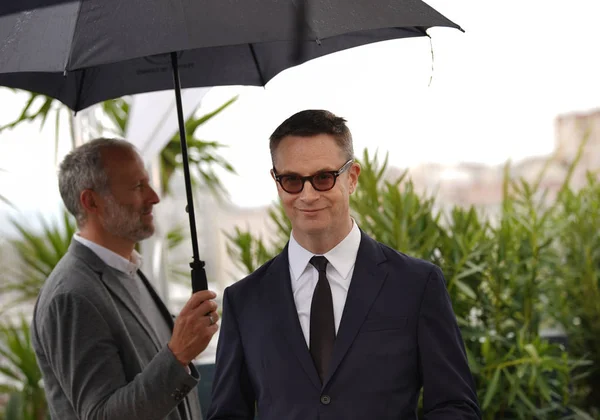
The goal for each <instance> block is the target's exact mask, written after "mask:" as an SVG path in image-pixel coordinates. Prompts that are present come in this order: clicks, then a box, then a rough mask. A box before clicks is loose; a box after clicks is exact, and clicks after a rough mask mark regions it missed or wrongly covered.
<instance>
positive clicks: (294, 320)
mask: <svg viewBox="0 0 600 420" xmlns="http://www.w3.org/2000/svg"><path fill="white" fill-rule="evenodd" d="M265 285H266V287H267V293H268V295H269V298H270V301H271V306H272V308H273V315H274V318H275V319H278V320H280V321H279V327H280V328H281V332H282V334H283V335H284V336H285V338H286V340H287V341H288V343H289V345H290V348H291V349H292V351H293V353H294V354H295V356H296V358H297V359H298V362H299V363H300V365H301V366H302V369H303V370H304V372H305V373H306V374H307V375H308V377H309V378H310V380H311V382H312V383H313V385H314V386H315V387H316V388H318V389H321V380H320V379H319V375H318V373H317V369H316V368H315V365H314V362H313V360H312V358H311V356H310V352H309V350H308V346H307V345H306V340H305V339H304V334H303V333H302V327H301V326H300V321H299V320H298V311H297V310H296V303H295V302H294V296H293V293H292V285H291V278H290V266H289V260H288V247H287V245H286V247H285V248H284V249H283V251H282V252H281V253H280V254H279V255H278V256H277V257H276V258H275V259H274V260H273V263H272V264H271V266H270V267H269V269H268V271H267V273H266V274H265Z"/></svg>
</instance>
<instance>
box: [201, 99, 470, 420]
mask: <svg viewBox="0 0 600 420" xmlns="http://www.w3.org/2000/svg"><path fill="white" fill-rule="evenodd" d="M270 148H271V157H272V160H273V169H272V172H271V173H272V176H273V179H274V180H275V182H276V183H277V189H278V192H279V197H280V199H281V202H282V205H283V207H284V209H285V212H286V214H287V216H288V217H289V219H290V221H291V224H292V235H291V237H290V240H289V243H288V244H287V246H286V247H285V249H284V250H283V252H282V253H281V254H279V255H278V256H277V257H275V258H274V259H272V260H271V261H269V262H267V263H266V264H265V265H263V266H262V267H260V268H259V269H258V270H256V271H255V272H254V273H252V274H251V275H249V276H248V277H246V278H245V279H243V280H241V281H239V282H238V283H236V284H234V285H233V286H230V287H229V288H227V289H226V291H225V295H224V300H223V320H222V326H221V333H220V336H219V344H218V350H217V362H216V374H215V380H214V383H213V392H212V404H211V408H210V409H209V416H208V417H209V420H220V419H252V418H253V417H254V415H255V410H256V409H257V410H258V417H259V418H260V420H281V419H286V420H293V419H297V420H309V419H340V420H348V419H377V420H381V419H409V418H413V419H414V418H416V416H417V414H416V413H417V404H418V399H419V393H420V390H421V388H422V387H423V389H424V398H423V411H424V416H425V418H426V419H440V420H442V419H443V420H449V419H477V418H480V412H479V407H478V403H477V396H476V394H475V390H474V384H473V378H472V376H471V373H470V370H469V366H468V364H467V357H466V354H465V349H464V343H463V341H462V338H461V334H460V331H459V328H458V326H457V323H456V319H455V316H454V313H453V311H452V306H451V302H450V299H449V296H448V293H447V291H446V287H445V281H444V277H443V275H442V272H441V271H440V269H439V268H438V267H436V266H435V265H433V264H431V263H429V262H426V261H422V260H418V259H415V258H411V257H409V256H407V255H404V254H402V253H399V252H397V251H395V250H393V249H390V248H389V247H387V246H385V245H382V244H380V243H377V242H376V241H374V240H373V239H371V238H370V237H368V236H367V235H366V234H365V233H364V232H362V231H361V230H360V229H359V227H358V226H357V225H356V222H355V221H354V220H353V219H352V218H351V216H350V209H349V207H350V206H349V197H350V194H352V193H353V192H354V190H355V189H356V186H357V182H358V177H359V174H360V166H359V165H358V164H357V163H356V162H354V159H353V155H354V153H353V147H352V138H351V135H350V132H349V130H348V128H347V127H346V125H345V120H344V119H342V118H339V117H336V116H335V115H333V114H331V113H330V112H327V111H320V110H308V111H303V112H299V113H297V114H295V115H293V116H292V117H290V118H289V119H287V120H286V121H285V122H283V123H282V124H281V125H280V126H279V127H278V128H277V129H276V130H275V132H274V133H273V134H272V136H271V139H270Z"/></svg>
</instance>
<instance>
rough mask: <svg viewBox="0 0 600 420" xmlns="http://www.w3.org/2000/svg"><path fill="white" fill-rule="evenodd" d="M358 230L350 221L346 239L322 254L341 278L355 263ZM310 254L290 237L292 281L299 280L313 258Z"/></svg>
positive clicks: (345, 275) (358, 243)
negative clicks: (350, 227) (350, 226)
mask: <svg viewBox="0 0 600 420" xmlns="http://www.w3.org/2000/svg"><path fill="white" fill-rule="evenodd" d="M360 237H361V235H360V229H359V228H358V225H357V224H356V222H355V221H354V219H352V229H351V230H350V233H348V235H346V237H345V238H344V239H343V240H342V241H341V242H340V243H339V244H337V245H336V246H335V247H334V248H333V249H331V250H330V251H328V252H327V253H325V254H324V257H325V258H327V260H328V261H329V264H330V265H331V266H332V267H333V268H334V269H335V270H336V271H337V272H338V273H339V274H340V275H341V276H342V278H346V277H348V274H349V273H350V270H351V269H352V267H354V263H355V262H356V255H357V254H358V247H359V246H360ZM314 255H315V254H313V253H312V252H310V251H308V250H307V249H305V248H303V247H302V245H300V244H299V243H298V242H297V241H296V239H295V238H294V235H293V234H292V235H290V244H289V246H288V259H289V263H290V268H291V272H292V274H293V276H294V278H293V279H292V280H297V279H299V278H300V276H301V275H302V273H304V270H306V267H307V265H308V264H309V261H310V259H311V258H312V257H313V256H314Z"/></svg>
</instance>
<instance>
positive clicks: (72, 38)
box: [63, 0, 85, 76]
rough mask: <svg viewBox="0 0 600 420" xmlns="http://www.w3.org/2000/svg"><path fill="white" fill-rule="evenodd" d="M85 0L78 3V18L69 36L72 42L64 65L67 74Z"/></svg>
mask: <svg viewBox="0 0 600 420" xmlns="http://www.w3.org/2000/svg"><path fill="white" fill-rule="evenodd" d="M84 1H85V0H80V1H79V3H78V7H79V9H78V10H77V20H76V21H75V25H73V33H72V34H71V37H70V38H69V41H70V42H71V44H70V45H69V54H67V57H66V62H65V64H64V66H63V69H64V74H65V76H66V74H67V72H68V71H70V70H69V64H70V63H71V54H73V44H74V42H73V41H74V39H75V34H76V33H77V27H78V26H79V19H80V17H81V7H82V6H83V2H84Z"/></svg>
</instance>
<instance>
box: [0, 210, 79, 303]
mask: <svg viewBox="0 0 600 420" xmlns="http://www.w3.org/2000/svg"><path fill="white" fill-rule="evenodd" d="M39 221H40V222H41V225H42V226H41V232H40V233H37V232H36V231H35V230H34V229H32V228H31V227H28V226H26V225H24V224H22V223H21V222H18V221H16V220H12V224H13V226H14V227H15V228H16V229H17V232H18V237H17V238H16V239H14V240H12V241H11V242H10V244H11V245H12V246H13V247H14V248H15V250H16V251H17V257H18V259H19V261H18V267H17V269H15V270H14V271H12V272H10V273H8V274H5V276H4V279H3V281H2V283H1V284H0V293H3V294H4V293H6V294H9V295H10V296H11V297H12V299H11V301H10V303H8V304H7V305H6V306H5V307H4V308H3V309H8V308H10V307H12V306H14V305H18V304H20V303H23V302H33V301H34V300H35V299H36V298H37V295H38V293H39V291H40V289H41V287H42V285H43V284H44V282H45V281H46V279H47V278H48V276H49V275H50V273H51V272H52V270H53V269H54V267H55V266H56V264H57V263H58V261H59V260H60V259H61V258H62V257H63V255H65V254H66V252H67V250H68V248H69V244H70V243H71V238H72V237H73V234H74V233H75V231H76V224H75V220H74V218H73V217H72V216H71V215H70V214H69V213H68V212H67V211H66V210H64V211H63V214H62V218H61V219H60V220H59V221H55V222H50V221H47V220H45V219H44V218H42V217H40V218H39Z"/></svg>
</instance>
